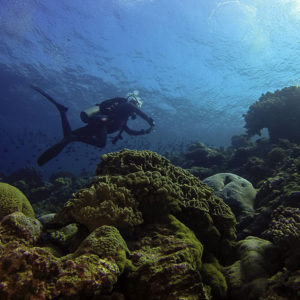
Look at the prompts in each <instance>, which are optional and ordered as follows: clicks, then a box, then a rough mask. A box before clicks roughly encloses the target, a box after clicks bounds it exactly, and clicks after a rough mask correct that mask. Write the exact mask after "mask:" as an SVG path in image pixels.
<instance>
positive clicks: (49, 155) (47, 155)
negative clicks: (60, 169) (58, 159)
mask: <svg viewBox="0 0 300 300" xmlns="http://www.w3.org/2000/svg"><path fill="white" fill-rule="evenodd" d="M68 143H69V141H64V140H63V141H61V142H59V143H57V144H55V145H53V146H52V147H50V148H49V149H48V150H46V151H45V152H44V153H43V154H42V155H41V156H40V157H39V158H38V160H37V163H38V165H39V166H42V165H44V164H45V163H46V162H48V161H49V160H51V159H53V158H54V157H55V156H57V155H58V154H59V153H60V152H61V151H62V150H63V149H64V148H65V146H67V144H68Z"/></svg>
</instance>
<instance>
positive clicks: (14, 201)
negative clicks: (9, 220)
mask: <svg viewBox="0 0 300 300" xmlns="http://www.w3.org/2000/svg"><path fill="white" fill-rule="evenodd" d="M16 211H19V212H22V213H23V214H24V215H26V216H28V217H34V211H33V209H32V206H31V204H30V202H29V201H28V199H27V198H26V196H25V195H24V194H23V193H22V192H21V191H20V190H19V189H17V188H15V187H14V186H12V185H10V184H7V183H4V182H0V219H2V218H3V217H5V216H6V215H8V214H11V213H13V212H16Z"/></svg>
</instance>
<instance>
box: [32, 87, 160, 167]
mask: <svg viewBox="0 0 300 300" xmlns="http://www.w3.org/2000/svg"><path fill="white" fill-rule="evenodd" d="M31 88H33V89H34V90H35V91H37V92H38V93H40V94H41V95H43V96H44V97H45V98H46V99H48V100H49V101H50V102H51V103H53V104H54V105H55V107H56V108H57V109H58V111H59V114H60V117H61V123H62V130H63V139H62V140H61V141H60V142H59V143H57V144H55V145H53V146H52V147H50V148H49V149H48V150H46V151H45V152H44V153H43V154H42V155H41V156H40V157H39V158H38V160H37V163H38V165H39V166H42V165H44V164H45V163H46V162H48V161H49V160H51V159H53V158H54V157H56V156H57V155H58V154H59V153H60V152H61V151H62V150H63V149H64V147H65V146H67V145H68V144H69V143H71V142H82V143H85V144H90V145H93V146H96V147H98V148H104V147H105V145H106V140H107V134H111V133H114V132H117V131H119V133H118V135H117V136H115V137H113V138H112V143H113V144H115V143H116V142H117V141H118V140H119V139H123V138H122V133H123V131H125V132H126V133H127V134H129V135H144V134H148V133H150V132H151V130H152V129H153V127H154V125H155V123H154V121H153V119H152V118H150V117H148V116H147V115H146V114H145V113H144V112H142V111H141V110H140V108H141V106H142V103H143V102H142V100H141V98H140V97H139V96H138V91H134V92H132V93H129V94H127V98H112V99H108V100H105V101H103V102H101V103H100V104H96V105H95V106H92V107H90V108H88V109H86V110H84V111H82V112H81V114H80V118H81V120H82V121H83V122H84V123H86V124H87V125H85V126H83V127H80V128H78V129H75V130H71V127H70V124H69V121H68V119H67V116H66V112H67V110H68V108H67V107H65V106H64V105H62V104H60V103H58V102H57V101H56V100H54V99H53V98H52V97H51V96H49V95H48V94H47V93H45V92H44V91H43V90H41V89H40V88H38V87H36V86H34V85H31ZM137 115H138V116H140V117H141V118H142V119H144V120H145V121H146V122H147V123H148V124H149V128H148V129H146V130H145V129H141V130H132V129H130V128H129V127H128V126H127V121H128V120H129V118H131V119H132V120H134V119H136V116H137Z"/></svg>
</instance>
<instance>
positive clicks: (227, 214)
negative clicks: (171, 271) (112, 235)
mask: <svg viewBox="0 0 300 300" xmlns="http://www.w3.org/2000/svg"><path fill="white" fill-rule="evenodd" d="M97 175H98V176H97V177H96V178H95V181H94V182H93V183H92V184H91V186H89V187H87V188H85V189H82V190H80V191H79V192H78V193H76V194H75V195H74V196H73V197H72V198H71V199H70V200H69V201H68V202H67V204H66V205H65V207H64V208H63V210H62V211H61V212H60V213H59V214H58V215H57V217H56V220H57V221H58V222H61V220H63V221H64V222H65V223H66V222H78V223H81V224H83V225H85V226H87V227H88V228H89V229H90V230H93V229H95V228H97V227H99V226H101V225H104V224H108V225H112V226H116V227H118V228H119V229H120V228H121V229H122V228H126V229H128V228H132V227H134V226H137V225H139V224H142V223H143V221H145V220H146V221H147V222H149V221H150V222H152V221H153V220H154V219H159V218H160V217H163V216H166V215H168V214H170V213H171V214H178V215H180V216H181V217H182V218H183V219H189V218H190V217H191V214H195V216H198V217H199V216H200V215H201V216H202V219H205V220H206V221H207V222H208V223H209V224H210V225H212V226H215V227H216V229H217V231H219V232H220V234H221V235H222V236H224V237H225V238H228V239H234V238H235V217H234V215H233V213H232V212H231V210H230V208H229V207H228V206H227V205H226V204H225V203H224V202H223V201H222V200H221V199H220V198H218V197H216V196H215V195H214V193H213V191H212V189H210V188H209V187H208V186H206V185H205V184H203V183H202V182H201V180H199V179H198V178H196V177H195V176H193V175H192V174H190V173H189V172H188V171H186V170H184V169H182V168H180V167H176V166H173V165H172V164H171V163H170V162H169V160H167V159H166V158H164V157H162V156H160V155H158V154H157V153H154V152H151V151H134V150H128V149H124V150H122V151H120V152H116V153H111V154H105V155H103V156H102V162H101V163H100V164H99V166H98V168H97ZM201 222H203V220H200V223H201ZM200 223H199V224H198V225H200Z"/></svg>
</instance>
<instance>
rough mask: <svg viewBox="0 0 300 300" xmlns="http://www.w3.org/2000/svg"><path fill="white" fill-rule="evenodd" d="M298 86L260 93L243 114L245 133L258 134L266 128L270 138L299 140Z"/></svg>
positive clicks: (299, 94)
mask: <svg viewBox="0 0 300 300" xmlns="http://www.w3.org/2000/svg"><path fill="white" fill-rule="evenodd" d="M299 99H300V88H299V87H295V86H291V87H285V88H283V89H282V90H276V91H275V92H274V93H270V92H267V93H266V94H262V96H261V97H260V98H259V100H258V101H256V102H255V103H254V104H252V105H251V106H250V108H249V110H248V112H247V113H246V114H245V115H244V118H245V121H246V125H245V128H246V129H247V133H248V134H249V135H250V136H253V135H255V134H260V131H261V130H262V129H263V128H267V129H268V131H269V135H270V138H271V139H272V140H278V139H280V138H284V139H288V140H290V141H291V142H295V143H299V142H300V133H299V130H298V128H299V126H300V100H299Z"/></svg>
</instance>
